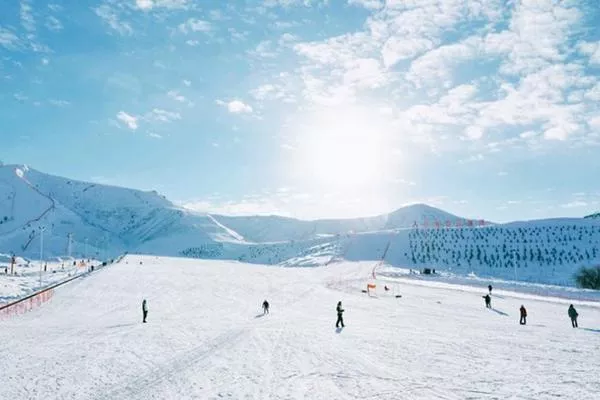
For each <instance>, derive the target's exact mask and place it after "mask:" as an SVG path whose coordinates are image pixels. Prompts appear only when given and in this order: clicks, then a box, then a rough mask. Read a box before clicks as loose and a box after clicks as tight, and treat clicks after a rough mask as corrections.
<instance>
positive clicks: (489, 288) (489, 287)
mask: <svg viewBox="0 0 600 400" xmlns="http://www.w3.org/2000/svg"><path fill="white" fill-rule="evenodd" d="M488 291H489V292H490V294H492V285H488Z"/></svg>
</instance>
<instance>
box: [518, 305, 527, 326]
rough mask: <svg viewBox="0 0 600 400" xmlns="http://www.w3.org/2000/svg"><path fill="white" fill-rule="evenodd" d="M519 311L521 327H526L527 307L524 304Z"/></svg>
mask: <svg viewBox="0 0 600 400" xmlns="http://www.w3.org/2000/svg"><path fill="white" fill-rule="evenodd" d="M519 310H520V311H521V320H520V321H519V323H520V324H521V325H526V324H527V310H526V309H525V306H524V305H523V304H521V308H520V309H519Z"/></svg>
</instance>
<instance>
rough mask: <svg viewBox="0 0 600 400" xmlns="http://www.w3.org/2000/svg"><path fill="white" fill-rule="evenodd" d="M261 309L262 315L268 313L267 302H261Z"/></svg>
mask: <svg viewBox="0 0 600 400" xmlns="http://www.w3.org/2000/svg"><path fill="white" fill-rule="evenodd" d="M262 308H263V315H265V314H268V313H269V302H268V301H267V300H265V301H263V303H262Z"/></svg>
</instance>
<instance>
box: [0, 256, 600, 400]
mask: <svg viewBox="0 0 600 400" xmlns="http://www.w3.org/2000/svg"><path fill="white" fill-rule="evenodd" d="M125 260H126V261H127V263H126V262H125V261H123V262H121V263H120V264H117V265H113V266H110V267H108V268H106V269H104V270H102V271H101V272H100V271H99V273H98V274H95V275H92V276H89V277H86V278H84V279H82V280H80V281H75V282H73V283H71V284H68V285H67V286H65V287H63V288H61V289H59V290H57V291H56V293H55V296H54V298H53V299H52V300H51V301H50V302H49V303H48V304H45V305H43V306H42V307H40V308H38V309H36V310H34V311H32V312H29V313H27V314H25V315H22V316H19V317H16V318H12V319H10V320H6V321H2V322H0V326H1V329H0V371H4V374H3V375H4V379H3V384H2V385H0V398H1V399H11V400H12V399H48V398H53V399H98V400H108V399H111V400H112V399H115V400H118V399H144V400H150V399H273V400H274V399H305V398H309V399H327V400H331V399H379V400H388V399H399V398H407V399H408V398H410V399H448V400H455V399H457V400H458V399H506V398H511V399H532V400H533V399H535V400H539V399H554V398H558V397H562V398H567V399H595V398H597V394H598V393H600V383H599V381H598V379H597V373H598V371H599V370H600V360H599V359H598V357H597V356H596V355H597V354H598V350H600V345H599V343H600V308H598V307H584V306H581V307H578V311H579V313H580V320H579V325H580V329H573V328H571V326H570V321H569V319H568V317H567V310H566V306H565V305H564V304H562V303H556V302H555V301H551V299H549V300H548V301H546V300H544V299H538V298H536V299H530V298H519V297H518V295H515V297H505V298H494V299H493V303H492V305H493V307H494V310H487V309H485V307H484V303H483V299H482V298H481V295H482V294H484V293H485V292H484V291H483V290H482V292H481V293H472V292H463V291H461V290H457V289H453V287H452V286H447V287H423V286H418V285H414V284H413V283H412V282H410V281H399V282H395V283H394V284H393V290H392V293H391V294H388V293H385V292H383V290H380V289H382V287H380V286H382V282H379V283H378V288H377V290H378V293H377V296H376V297H368V296H367V295H366V294H363V293H361V289H362V288H363V287H364V286H365V284H366V282H367V281H369V280H370V279H369V277H370V273H371V270H372V266H373V263H372V262H368V263H367V262H364V263H341V264H332V265H330V266H328V267H322V268H316V269H303V268H299V269H292V268H277V267H265V266H257V265H248V264H243V263H237V262H226V261H199V260H185V259H168V258H157V257H150V256H148V257H141V256H128V257H126V258H125ZM140 261H143V265H140ZM396 293H401V294H402V298H400V299H397V298H395V297H394V295H395V294H396ZM143 298H147V299H148V305H149V316H148V323H147V324H142V323H141V301H142V299H143ZM265 298H267V299H268V300H269V302H270V303H271V310H270V311H271V312H270V314H268V315H266V316H262V310H261V308H260V304H261V303H262V301H263V300H264V299H265ZM338 300H342V302H343V305H344V308H345V309H346V312H345V315H344V319H345V323H346V328H344V329H343V330H342V331H341V332H337V331H336V329H335V318H336V315H335V305H336V303H337V301H338ZM522 303H524V304H525V305H526V307H527V309H528V314H529V316H528V325H526V326H519V324H518V319H519V315H518V313H519V312H518V308H519V306H520V305H521V304H522ZM494 311H495V312H494Z"/></svg>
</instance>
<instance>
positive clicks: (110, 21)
mask: <svg viewBox="0 0 600 400" xmlns="http://www.w3.org/2000/svg"><path fill="white" fill-rule="evenodd" d="M94 12H95V13H96V15H97V16H98V17H100V18H101V19H102V20H103V21H104V23H105V24H107V25H108V26H110V28H111V29H113V30H115V31H117V32H118V33H119V34H121V35H123V36H125V35H131V34H132V33H133V28H132V27H131V25H130V24H129V23H128V22H123V21H121V20H120V18H119V15H118V13H117V12H116V10H114V9H113V8H112V7H110V6H109V5H108V4H103V5H101V6H99V7H97V8H95V9H94Z"/></svg>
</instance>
